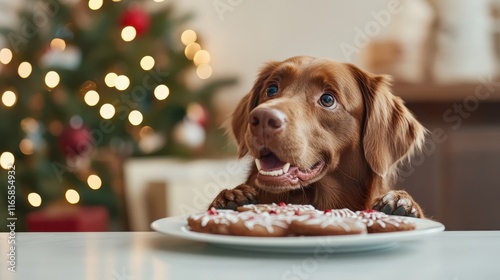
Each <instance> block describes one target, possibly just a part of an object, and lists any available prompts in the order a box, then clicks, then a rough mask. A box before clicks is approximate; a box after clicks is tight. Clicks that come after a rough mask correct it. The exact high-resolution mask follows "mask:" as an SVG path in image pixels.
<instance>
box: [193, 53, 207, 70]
mask: <svg viewBox="0 0 500 280" xmlns="http://www.w3.org/2000/svg"><path fill="white" fill-rule="evenodd" d="M193 62H194V65H196V66H199V65H201V64H207V63H209V62H210V53H209V52H208V51H206V50H199V51H197V52H196V54H195V55H194V57H193Z"/></svg>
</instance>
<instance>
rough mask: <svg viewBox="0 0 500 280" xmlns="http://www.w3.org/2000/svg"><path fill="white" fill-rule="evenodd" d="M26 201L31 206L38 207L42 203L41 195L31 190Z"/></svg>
mask: <svg viewBox="0 0 500 280" xmlns="http://www.w3.org/2000/svg"><path fill="white" fill-rule="evenodd" d="M28 202H29V203H30V204H31V206H33V207H39V206H40V205H42V197H41V196H40V195H39V194H37V193H34V192H32V193H30V194H28Z"/></svg>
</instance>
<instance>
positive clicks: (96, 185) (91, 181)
mask: <svg viewBox="0 0 500 280" xmlns="http://www.w3.org/2000/svg"><path fill="white" fill-rule="evenodd" d="M87 184H88V185H89V187H90V188H91V189H93V190H98V189H100V188H101V186H102V180H101V178H100V177H99V176H97V175H95V174H92V175H89V177H87Z"/></svg>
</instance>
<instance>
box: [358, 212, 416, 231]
mask: <svg viewBox="0 0 500 280" xmlns="http://www.w3.org/2000/svg"><path fill="white" fill-rule="evenodd" d="M356 214H357V215H358V219H359V220H360V221H362V222H363V223H365V224H366V227H367V229H368V233H379V232H392V231H407V230H414V229H415V228H416V225H415V223H414V222H412V221H410V220H409V219H408V218H405V217H401V216H393V215H387V214H385V213H382V212H378V211H376V210H365V211H357V212H356Z"/></svg>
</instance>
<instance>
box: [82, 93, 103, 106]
mask: <svg viewBox="0 0 500 280" xmlns="http://www.w3.org/2000/svg"><path fill="white" fill-rule="evenodd" d="M83 99H84V100H85V103H87V105H89V106H95V105H97V103H99V93H97V91H95V90H89V91H87V93H85V96H84V97H83Z"/></svg>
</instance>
